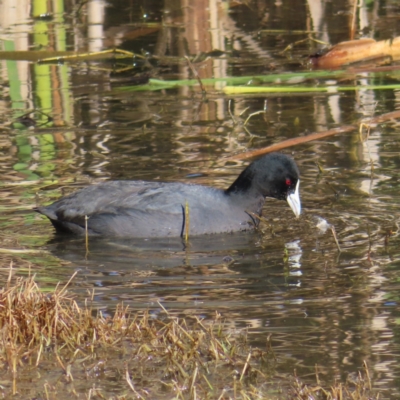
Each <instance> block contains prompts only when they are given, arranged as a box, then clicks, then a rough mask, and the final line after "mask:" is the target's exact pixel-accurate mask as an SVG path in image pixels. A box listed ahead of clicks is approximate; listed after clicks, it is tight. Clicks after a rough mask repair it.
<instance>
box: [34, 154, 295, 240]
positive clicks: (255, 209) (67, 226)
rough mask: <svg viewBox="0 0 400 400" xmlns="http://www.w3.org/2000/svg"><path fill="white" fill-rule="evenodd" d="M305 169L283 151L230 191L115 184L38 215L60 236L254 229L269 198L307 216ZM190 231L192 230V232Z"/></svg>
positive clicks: (180, 185) (253, 165)
mask: <svg viewBox="0 0 400 400" xmlns="http://www.w3.org/2000/svg"><path fill="white" fill-rule="evenodd" d="M299 183H300V180H299V170H298V168H297V165H296V163H295V162H294V161H293V160H292V159H291V158H289V157H288V156H286V155H283V154H280V153H271V154H267V155H265V156H263V157H261V158H260V159H258V160H256V161H254V162H253V163H251V164H250V165H249V166H248V167H247V168H246V169H245V170H244V171H243V172H242V173H241V174H240V175H239V177H238V178H237V179H236V180H235V182H233V184H232V185H231V186H230V187H229V188H228V189H226V190H222V189H216V188H212V187H207V186H202V185H195V184H186V183H180V182H145V181H110V182H104V183H99V184H97V185H92V186H89V187H87V188H84V189H81V190H78V191H76V192H74V193H72V194H70V195H68V196H66V197H63V198H61V199H60V200H58V201H56V202H55V203H53V204H51V205H49V206H46V207H38V208H36V209H35V211H37V212H39V213H41V214H43V215H45V216H46V217H47V218H49V219H50V221H51V222H52V224H53V225H54V227H55V228H56V230H57V231H59V232H69V233H73V234H78V235H85V217H87V218H88V219H87V232H88V234H89V235H100V236H118V237H167V236H171V237H178V236H185V235H186V234H188V235H189V236H192V235H202V234H206V233H208V234H211V233H222V232H235V231H245V230H251V229H254V228H255V227H257V226H258V224H259V221H260V219H259V218H258V217H259V216H261V213H262V208H263V206H264V202H265V198H266V197H273V198H276V199H279V200H286V201H287V202H288V203H289V206H290V208H291V209H292V211H293V212H294V214H295V215H296V216H297V217H298V216H299V215H300V212H301V203H300V196H299ZM186 230H188V232H186Z"/></svg>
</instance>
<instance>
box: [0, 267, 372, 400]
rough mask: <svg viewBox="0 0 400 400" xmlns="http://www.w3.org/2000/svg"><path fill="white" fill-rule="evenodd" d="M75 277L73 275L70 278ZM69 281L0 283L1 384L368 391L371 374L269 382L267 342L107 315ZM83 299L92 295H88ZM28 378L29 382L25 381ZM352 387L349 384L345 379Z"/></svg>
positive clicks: (74, 392) (44, 390)
mask: <svg viewBox="0 0 400 400" xmlns="http://www.w3.org/2000/svg"><path fill="white" fill-rule="evenodd" d="M71 279H73V277H72V278H71ZM66 287H67V285H66V286H65V287H58V288H57V289H56V290H55V291H54V292H53V293H50V294H46V293H43V292H41V290H40V288H39V287H38V285H37V284H36V282H35V279H34V277H30V278H25V279H21V278H17V279H16V280H15V282H12V278H11V274H10V278H9V279H8V282H7V285H6V287H5V288H3V290H1V291H0V340H1V347H0V360H1V361H2V362H3V363H2V368H0V383H1V385H0V394H1V393H2V394H3V397H8V396H11V395H14V396H15V397H14V398H43V399H58V400H62V399H64V398H70V397H71V396H73V397H74V398H79V399H80V398H82V399H121V400H122V399H133V398H142V399H171V398H177V399H286V398H288V399H299V400H300V399H308V400H312V399H338V400H342V399H343V400H344V399H359V400H363V399H365V400H366V399H371V398H373V397H372V395H371V393H372V391H371V383H370V380H369V378H368V379H366V378H365V376H368V374H366V375H365V374H364V375H363V376H361V375H360V377H359V379H358V381H357V382H356V383H354V384H352V385H351V386H348V385H347V386H344V385H341V384H338V385H335V387H332V388H328V389H324V388H322V387H321V385H319V384H317V385H314V386H306V385H304V384H302V383H301V381H300V380H298V379H294V378H292V380H291V383H290V384H289V381H290V380H289V379H288V380H286V382H285V383H284V384H283V386H282V381H281V383H280V384H279V385H278V384H277V383H276V382H274V378H273V374H274V364H275V361H276V360H275V358H274V355H273V353H272V350H271V349H269V350H266V351H262V350H260V349H252V348H250V347H249V346H248V345H247V343H246V337H245V335H243V334H242V335H236V336H230V335H228V334H227V333H226V332H225V331H224V326H223V323H222V321H221V319H220V316H219V315H216V317H215V320H214V321H211V322H208V323H205V322H204V321H202V320H200V319H199V318H194V319H193V320H180V319H177V318H173V317H171V316H170V315H169V313H168V311H167V310H164V311H165V317H164V319H163V320H161V319H151V318H150V317H149V315H148V314H147V313H144V314H143V315H138V314H134V315H132V314H130V313H129V310H128V308H127V307H125V306H123V305H119V306H118V307H117V309H116V312H115V313H114V315H113V317H104V316H103V315H102V314H101V313H96V312H95V311H94V310H93V309H92V308H91V306H90V305H88V304H85V305H83V306H80V305H78V304H77V302H76V300H75V299H74V297H73V296H71V295H70V294H69V293H68V292H67V290H66ZM89 303H90V299H89ZM32 382H33V383H34V384H32ZM350 387H351V388H350Z"/></svg>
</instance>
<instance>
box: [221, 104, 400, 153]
mask: <svg viewBox="0 0 400 400" xmlns="http://www.w3.org/2000/svg"><path fill="white" fill-rule="evenodd" d="M395 118H400V110H399V111H393V112H390V113H387V114H383V115H378V116H377V117H374V118H371V119H370V120H369V121H368V122H367V124H369V125H372V124H378V123H382V122H385V121H389V120H391V119H395ZM359 123H361V121H360V122H359ZM357 129H358V126H357V125H344V126H341V127H340V128H334V129H329V130H327V131H324V132H314V133H310V134H309V135H307V136H301V137H296V138H293V139H288V140H284V141H283V142H279V143H275V144H272V145H271V146H267V147H263V148H262V149H257V150H251V151H246V152H245V153H240V154H235V155H234V156H230V157H226V158H225V160H246V159H247V158H253V157H257V156H261V155H263V154H267V153H271V152H273V151H279V150H282V149H286V148H287V147H292V146H297V145H298V144H303V143H307V142H311V141H312V140H319V139H323V138H326V137H329V136H333V135H337V134H339V133H347V132H351V131H354V130H357Z"/></svg>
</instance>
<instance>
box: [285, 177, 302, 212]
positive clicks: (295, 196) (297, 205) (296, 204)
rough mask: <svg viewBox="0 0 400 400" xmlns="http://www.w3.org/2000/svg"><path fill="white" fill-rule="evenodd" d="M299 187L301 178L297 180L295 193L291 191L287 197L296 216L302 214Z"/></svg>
mask: <svg viewBox="0 0 400 400" xmlns="http://www.w3.org/2000/svg"><path fill="white" fill-rule="evenodd" d="M299 187H300V180H298V181H297V184H296V190H295V191H294V193H290V194H289V196H288V197H287V199H286V200H287V202H288V203H289V206H290V208H291V209H292V211H293V212H294V215H295V216H296V217H299V216H300V214H301V202H300V192H299Z"/></svg>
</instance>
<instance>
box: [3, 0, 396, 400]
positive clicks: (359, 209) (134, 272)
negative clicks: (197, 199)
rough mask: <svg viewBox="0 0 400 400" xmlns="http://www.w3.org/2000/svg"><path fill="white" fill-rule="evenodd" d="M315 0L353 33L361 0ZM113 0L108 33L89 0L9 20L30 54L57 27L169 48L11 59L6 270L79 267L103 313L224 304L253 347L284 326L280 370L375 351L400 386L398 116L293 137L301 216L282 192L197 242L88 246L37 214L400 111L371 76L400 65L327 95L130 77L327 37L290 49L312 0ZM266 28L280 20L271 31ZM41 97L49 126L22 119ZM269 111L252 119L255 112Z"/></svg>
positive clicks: (222, 165)
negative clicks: (149, 86)
mask: <svg viewBox="0 0 400 400" xmlns="http://www.w3.org/2000/svg"><path fill="white" fill-rule="evenodd" d="M317 3H318V4H320V5H321V7H322V10H323V11H324V12H323V13H322V16H321V20H320V24H319V25H318V24H316V18H317V17H316V16H315V14H313V11H314V9H313V8H312V7H311V9H310V12H311V14H312V16H313V17H312V18H313V19H312V21H313V22H312V23H313V24H314V25H315V26H317V25H318V26H319V27H322V28H319V30H318V32H317V33H316V37H317V38H320V39H324V40H331V41H332V42H337V41H340V40H347V39H348V28H347V26H348V24H347V22H348V19H347V18H348V16H347V17H346V15H347V14H346V13H340V12H341V11H347V10H348V5H347V2H344V1H338V2H335V3H330V2H323V1H321V2H313V5H314V6H315V5H316V4H317ZM99 4H100V2H99ZM296 4H297V3H296ZM110 5H111V6H110V7H107V8H106V9H105V10H104V12H105V14H104V20H102V23H100V24H99V25H91V27H92V28H94V27H96V26H97V28H101V30H103V31H101V30H100V32H97V33H96V32H94V31H93V30H92V31H88V32H89V37H88V36H87V35H88V33H87V31H86V30H85V27H87V24H88V18H87V15H88V14H87V12H88V10H87V9H83V10H81V13H82V14H79V18H77V19H76V20H74V18H75V17H69V16H68V15H73V14H70V13H69V14H68V13H67V15H64V14H61V13H59V12H58V11H57V10H52V12H53V13H54V18H53V20H52V21H50V22H46V21H43V20H32V19H31V18H30V15H23V14H18V16H16V17H15V16H14V17H13V18H14V19H11V17H10V20H9V21H8V24H9V25H8V26H6V25H5V24H3V28H2V31H1V33H2V37H4V40H3V42H2V43H3V49H10V48H11V47H12V46H14V49H16V50H27V49H28V47H27V43H31V44H32V45H33V47H34V48H39V47H40V46H42V47H43V46H44V47H46V48H50V47H51V46H52V43H54V42H55V39H56V38H58V39H59V41H58V42H56V45H55V47H54V48H53V50H59V51H61V50H74V49H79V46H81V47H80V49H81V50H91V51H94V50H100V49H102V48H104V47H105V46H107V45H110V40H111V39H112V41H113V43H114V44H115V45H116V46H118V47H120V48H126V49H129V50H132V51H136V52H141V51H142V50H143V51H145V52H146V51H148V52H150V53H151V54H158V56H159V59H157V60H154V59H151V60H149V61H148V62H144V61H141V60H137V64H136V65H133V66H132V65H130V67H131V69H130V71H129V72H125V73H117V72H114V71H113V69H120V68H125V67H126V66H127V65H126V64H127V63H126V62H125V64H124V65H122V64H121V63H115V64H112V63H106V62H92V63H83V62H80V63H71V64H69V63H65V64H59V65H54V64H53V65H37V64H35V63H31V62H27V61H10V60H9V61H2V64H1V68H2V75H1V78H0V79H1V85H2V87H3V89H2V91H1V92H0V100H1V101H0V104H1V111H2V112H1V123H2V128H1V130H0V143H1V146H2V149H3V151H2V154H1V155H0V157H1V163H0V171H1V177H2V179H1V186H0V194H1V197H2V199H3V201H2V202H1V206H0V207H1V211H2V212H1V215H0V225H1V228H2V233H1V236H0V242H1V248H2V249H4V251H3V252H2V254H1V260H2V268H4V269H3V270H2V271H0V276H1V279H2V280H3V282H4V281H5V279H6V277H7V275H8V270H7V267H8V265H9V263H10V262H12V263H13V266H14V268H15V269H16V274H18V275H26V274H28V271H29V270H33V271H35V273H36V274H37V280H38V281H39V282H40V284H41V285H42V286H43V287H45V286H46V285H48V286H49V287H50V288H51V287H54V286H55V285H56V284H57V282H59V281H60V282H63V283H65V282H67V281H68V279H69V278H70V276H71V275H72V273H73V272H74V271H79V272H78V275H77V277H76V278H75V279H74V281H73V283H72V286H71V287H70V288H71V290H72V291H73V292H75V293H76V294H77V295H78V298H79V299H83V298H85V297H86V296H87V294H88V291H91V290H92V289H94V290H95V297H94V300H95V304H96V306H97V307H98V308H99V309H102V310H103V312H105V313H112V311H113V309H114V307H115V305H116V304H117V303H119V302H121V301H123V302H124V303H125V304H128V305H129V306H130V307H131V308H132V309H133V310H138V311H143V310H145V309H149V310H150V311H151V313H152V314H153V315H154V316H157V315H158V313H160V312H161V307H160V305H159V304H158V303H161V304H162V305H163V306H164V307H166V308H167V309H168V310H169V312H170V313H172V314H175V315H180V316H187V315H200V316H202V317H204V318H211V317H212V316H213V315H214V314H215V312H216V311H217V312H219V313H221V314H222V315H223V317H224V318H225V320H226V321H227V326H228V327H229V329H232V330H238V329H244V328H247V329H248V332H249V340H250V341H251V342H252V343H254V345H257V346H260V347H262V348H264V347H265V345H266V342H267V338H268V336H269V335H271V334H272V345H273V349H274V351H275V354H276V355H277V359H278V363H277V370H278V372H280V373H292V372H294V371H296V373H297V374H298V375H299V376H300V377H303V378H304V379H306V380H307V379H308V378H309V377H311V376H312V375H313V374H314V371H315V365H316V364H317V365H318V370H319V374H320V379H321V380H322V381H323V382H326V383H328V384H329V383H332V382H333V381H334V380H335V379H336V380H342V381H345V380H346V378H347V377H349V376H350V377H354V375H355V374H356V372H357V371H358V370H359V369H361V368H362V366H363V362H364V361H366V362H367V364H368V366H369V368H370V373H371V377H372V380H373V383H374V386H375V387H377V388H379V389H381V391H382V394H383V398H393V399H395V398H398V397H399V391H400V387H399V383H398V382H399V379H400V369H399V365H400V362H399V361H400V349H399V326H398V325H399V320H400V319H399V311H398V310H399V307H398V301H399V298H398V294H397V293H398V290H399V283H398V282H399V278H400V250H399V237H398V225H397V221H398V215H399V190H400V188H399V174H398V168H399V157H398V154H399V151H400V146H399V141H398V129H399V122H398V121H396V120H394V121H388V122H386V123H383V124H379V125H378V126H373V127H372V129H371V132H370V135H369V138H368V140H364V141H363V140H361V138H360V136H359V134H358V132H356V131H354V132H352V133H347V134H343V135H338V136H334V137H331V138H329V139H324V140H320V141H315V142H310V143H306V144H303V145H299V146H296V147H292V148H290V149H287V150H285V152H286V153H287V154H291V155H292V156H293V157H294V158H295V160H296V162H297V163H298V165H299V168H300V171H301V198H302V206H303V209H304V214H303V216H302V217H301V218H300V219H299V220H296V219H295V218H294V216H293V215H292V213H291V211H290V209H289V207H288V206H287V204H285V203H284V202H278V201H274V200H271V201H267V205H266V208H265V217H266V220H267V221H266V222H264V223H263V224H262V226H261V231H259V232H256V233H247V234H234V235H218V236H212V237H208V236H205V237H198V238H195V237H193V238H191V239H190V243H189V245H187V246H186V245H185V244H184V243H182V241H180V240H178V239H168V240H167V239H159V240H147V241H143V240H113V239H96V240H92V241H91V242H90V252H89V254H87V253H86V249H85V244H84V241H83V240H82V239H80V238H70V239H66V238H63V239H60V238H57V237H55V236H54V232H53V229H52V227H51V226H50V224H49V223H48V221H46V220H44V219H43V218H42V217H41V216H39V215H37V214H35V213H33V212H31V211H30V210H31V209H32V207H34V206H35V205H37V204H44V203H47V202H50V201H52V200H55V199H57V198H59V197H60V196H61V195H62V194H64V193H68V192H70V191H72V190H75V189H76V188H77V187H80V186H85V185H87V184H88V183H92V182H99V181H102V180H108V179H145V180H165V181H181V182H196V183H200V184H205V185H213V186H216V187H221V188H223V187H227V186H228V185H229V184H230V183H231V182H232V181H233V180H234V179H235V178H236V176H237V175H238V174H239V173H240V172H241V170H242V169H243V168H244V166H245V165H247V163H248V161H231V160H228V159H227V157H228V156H231V155H233V154H235V153H238V152H242V151H245V150H246V149H249V148H262V147H264V146H268V145H270V144H273V143H278V142H280V141H282V140H285V139H288V138H293V137H297V136H302V135H305V134H307V133H310V132H314V131H323V130H327V129H331V128H333V127H337V126H341V125H345V124H349V123H352V124H354V123H357V121H359V120H360V119H361V118H366V119H368V117H372V116H374V115H380V114H384V113H387V112H390V111H393V110H395V109H398V108H399V100H398V98H399V96H398V91H396V90H369V89H363V88H361V85H363V84H366V83H377V82H379V83H381V84H384V83H388V82H393V81H397V77H396V75H394V73H392V72H387V73H383V74H373V73H370V74H368V73H367V72H366V73H364V74H362V75H357V76H356V75H349V76H347V77H346V79H341V80H337V79H331V84H332V86H334V85H336V84H340V85H343V84H350V85H358V86H360V89H359V90H358V91H357V92H355V91H350V92H341V93H326V94H323V93H318V94H314V93H311V94H296V95H293V94H268V95H237V96H226V95H223V94H222V93H221V90H220V89H221V87H222V86H221V84H216V85H207V86H206V91H207V94H206V96H205V97H204V96H202V94H201V91H200V89H199V87H188V86H182V87H179V88H173V89H164V90H158V91H144V92H135V91H129V90H128V91H126V90H124V91H123V90H121V88H123V89H126V87H128V86H132V85H133V83H132V80H135V79H139V78H138V77H140V79H145V77H146V74H150V75H151V76H154V77H156V78H158V79H160V78H161V79H186V78H188V77H191V71H190V68H189V67H188V66H187V63H186V61H185V60H184V59H183V58H182V57H183V55H186V54H188V55H192V56H193V55H195V54H199V53H200V52H204V53H207V52H211V51H212V50H216V49H219V50H224V51H226V53H225V54H223V55H219V56H218V57H217V56H214V57H210V58H208V59H205V60H204V61H202V62H201V63H194V66H195V68H196V69H197V70H198V72H199V75H200V76H201V77H202V78H209V77H219V76H222V77H223V76H251V75H253V74H270V73H271V72H285V71H302V70H304V67H303V66H302V65H301V64H300V61H303V57H304V56H305V55H307V54H310V52H312V51H313V50H314V47H315V45H314V44H312V43H308V42H304V43H301V44H299V45H298V46H296V47H295V49H294V50H293V51H292V52H290V53H288V54H287V55H285V56H283V55H282V50H283V49H284V48H285V47H286V46H287V45H288V44H290V43H293V42H296V41H298V40H300V39H304V38H305V37H306V35H304V34H299V33H293V34H291V33H290V30H295V29H297V30H299V29H303V30H306V28H307V25H306V21H307V17H309V15H310V14H309V12H308V11H307V4H306V3H301V6H300V5H299V13H298V14H296V18H293V13H292V12H291V10H290V8H288V5H287V4H282V5H279V4H278V5H277V4H276V2H272V1H271V2H270V1H265V2H262V4H258V7H259V9H258V12H256V11H255V8H254V7H256V5H255V4H253V3H251V2H250V3H249V5H248V6H246V5H244V4H242V5H237V6H232V8H231V10H230V12H227V10H224V8H223V6H225V5H226V4H225V3H224V2H218V1H216V2H210V3H209V4H208V6H209V7H208V8H204V6H202V7H201V10H202V11H201V10H200V8H198V7H200V6H199V5H197V4H194V5H193V6H191V7H184V6H182V5H181V4H180V3H178V2H172V3H171V4H169V5H168V6H164V5H162V4H161V3H159V2H154V4H151V5H150V3H149V4H148V5H146V7H145V9H143V12H141V13H139V12H138V10H139V9H140V8H139V7H137V5H136V4H133V5H132V6H126V7H128V8H127V9H125V8H123V7H120V6H119V5H118V2H115V4H114V3H113V2H110ZM5 7H6V5H2V8H4V9H5ZM65 7H66V8H68V7H69V6H67V5H65ZM196 7H197V8H196ZM246 7H248V8H246ZM329 7H335V10H330V9H329ZM142 8H143V7H142ZM397 8H398V5H397V4H396V3H395V2H385V3H383V2H382V3H381V2H375V3H374V5H373V9H367V8H366V7H362V8H361V10H360V16H359V21H360V24H361V21H363V23H367V24H368V26H369V28H370V29H371V30H372V31H373V34H371V37H374V35H375V37H378V36H379V37H381V38H386V37H391V36H396V35H397V34H398V29H399V28H398V24H397V25H396V24H394V23H393V18H391V17H390V16H391V15H395V11H396V9H397ZM205 9H207V11H204V10H205ZM249 10H250V11H251V12H250V11H249ZM3 11H4V10H2V11H1V12H0V15H4V13H3ZM68 11H71V12H72V10H68ZM75 11H76V10H75ZM98 11H101V10H98ZM167 11H168V12H167ZM333 11H335V12H333ZM93 12H94V11H93ZM143 13H146V15H147V16H146V17H144V14H143ZM208 13H209V14H208ZM100 14H101V13H100ZM90 15H92V14H90ZM93 15H95V14H93ZM216 15H218V16H219V19H218V18H215V16H216ZM255 15H256V16H257V15H258V16H260V18H256V17H254V16H255ZM372 15H375V16H376V20H374V19H373V18H372ZM162 16H163V18H164V27H163V28H161V27H160V25H155V26H156V28H154V27H152V29H155V30H154V32H153V31H152V32H150V30H149V31H148V33H138V30H137V29H138V28H137V25H135V24H138V23H139V22H140V23H142V22H153V23H156V24H157V23H158V24H159V21H160V19H161V17H162ZM252 16H253V17H252ZM261 17H262V18H261ZM361 17H365V18H366V20H365V19H363V18H361ZM70 18H72V19H70ZM366 21H367V22H366ZM78 22H79V23H78ZM73 23H76V24H75V25H73ZM71 24H72V25H71ZM130 24H131V25H130ZM73 26H75V29H74V28H73ZM145 26H146V27H147V28H149V26H147V25H145ZM43 27H44V28H45V29H44V31H40V29H39V28H43ZM266 27H268V29H282V31H280V32H275V31H274V32H273V31H262V29H266ZM40 32H42V33H40ZM204 32H207V34H204ZM210 32H211V33H212V34H211V33H210ZM199 33H201V35H200V36H199ZM208 33H210V34H208ZM63 34H65V36H63ZM90 35H92V36H90ZM62 38H64V39H63V40H61V39H62ZM101 38H103V40H102V39H101ZM196 38H197V39H196ZM44 39H46V40H44ZM50 39H51V40H50ZM116 42H117V43H116ZM87 44H88V46H86V45H87ZM24 46H25V47H24ZM163 46H164V47H163ZM163 49H164V51H163ZM183 49H186V50H183ZM167 56H168V57H167ZM172 56H174V57H176V58H173V57H172ZM131 64H132V63H131ZM135 74H136V75H135ZM143 76H144V77H143ZM121 77H123V79H122V78H121ZM311 83H312V84H315V81H311ZM320 83H321V84H323V83H325V80H321V81H320ZM29 109H37V110H41V111H43V112H44V113H46V114H47V115H49V116H51V117H52V121H50V122H47V121H48V118H47V117H46V116H45V115H42V114H38V113H36V114H35V113H32V114H30V118H32V119H33V120H34V121H35V122H36V126H35V127H26V126H24V125H23V124H21V123H20V122H19V121H18V120H17V118H18V117H19V116H21V115H23V114H25V113H26V112H27V111H28V110H29ZM264 109H265V110H266V111H265V113H259V114H257V115H254V116H253V117H252V118H251V119H250V120H249V122H248V123H247V124H246V126H245V127H244V122H245V121H246V118H247V117H248V116H249V115H250V114H252V113H255V112H258V111H261V110H264ZM245 128H246V129H247V131H246V129H245ZM371 160H372V163H373V168H371ZM318 165H319V166H321V168H322V171H321V170H320V169H319V168H318ZM316 216H319V217H321V218H324V219H325V220H326V221H328V222H329V223H330V224H332V225H333V226H334V227H335V229H336V232H337V235H338V239H339V243H340V247H341V252H339V251H338V249H337V247H336V244H335V241H334V239H333V237H332V235H331V232H330V231H329V230H328V231H327V232H325V233H322V232H319V230H318V229H317V228H316V227H315V220H314V217H316ZM21 250H24V252H21Z"/></svg>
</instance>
